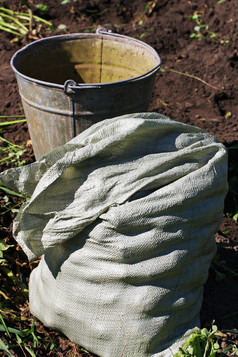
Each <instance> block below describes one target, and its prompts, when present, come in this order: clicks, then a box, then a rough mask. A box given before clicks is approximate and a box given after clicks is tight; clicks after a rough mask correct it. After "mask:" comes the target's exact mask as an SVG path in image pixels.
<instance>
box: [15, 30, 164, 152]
mask: <svg viewBox="0 0 238 357" xmlns="http://www.w3.org/2000/svg"><path fill="white" fill-rule="evenodd" d="M11 66H12V68H13V70H14V72H15V74H16V78H17V82H18V87H19V92H20V95H21V99H22V102H23V107H24V111H25V115H26V118H27V123H28V128H29V133H30V137H31V140H32V144H33V149H34V153H35V157H36V159H39V158H40V157H41V155H42V154H44V153H46V152H48V151H50V150H52V149H53V148H55V147H57V146H60V145H63V144H65V143H66V142H67V141H69V140H70V139H71V138H72V137H74V136H76V135H78V134H79V133H80V132H82V131H83V130H85V129H86V128H88V127H89V126H91V125H92V124H94V123H96V122H98V121H100V120H103V119H106V118H112V117H115V116H119V115H123V114H127V113H135V112H143V111H147V110H148V106H149V102H150V99H151V96H152V92H153V87H154V81H155V75H156V73H157V71H158V70H159V68H160V58H159V56H158V54H157V53H156V51H155V50H154V49H153V48H152V47H150V46H149V45H147V44H146V43H144V42H142V41H139V40H136V39H133V38H130V37H126V36H122V35H118V34H114V33H109V32H107V31H106V30H105V29H99V30H97V32H96V33H95V34H92V33H85V34H71V35H61V36H53V37H49V38H45V39H41V40H38V41H35V42H33V43H31V44H29V45H27V46H25V47H24V48H22V49H21V50H19V51H18V52H16V53H15V55H14V56H13V58H12V60H11Z"/></svg>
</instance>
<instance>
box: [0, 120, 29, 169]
mask: <svg viewBox="0 0 238 357" xmlns="http://www.w3.org/2000/svg"><path fill="white" fill-rule="evenodd" d="M1 124H3V123H0V125H1ZM0 140H1V141H3V142H4V143H5V144H6V145H7V146H1V147H0V154H1V156H5V157H4V158H3V159H1V160H0V164H1V163H2V164H5V165H7V166H9V165H14V166H22V165H24V164H25V161H24V160H22V159H21V156H22V155H23V154H24V152H25V151H26V149H24V146H23V145H16V144H13V143H11V142H10V141H8V140H6V139H4V138H3V137H2V136H0Z"/></svg>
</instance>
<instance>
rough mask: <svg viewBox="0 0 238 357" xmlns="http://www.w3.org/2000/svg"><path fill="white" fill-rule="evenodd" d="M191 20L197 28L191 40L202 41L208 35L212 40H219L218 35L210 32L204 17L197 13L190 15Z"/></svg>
mask: <svg viewBox="0 0 238 357" xmlns="http://www.w3.org/2000/svg"><path fill="white" fill-rule="evenodd" d="M189 18H190V19H191V20H193V21H195V23H196V26H194V32H192V33H191V34H190V37H191V38H193V39H195V40H199V41H200V40H201V39H202V38H203V37H204V35H206V34H209V36H210V38H211V39H216V38H217V34H216V33H215V32H211V31H209V26H208V25H207V24H204V22H203V19H202V15H200V14H198V13H195V14H193V15H190V16H189Z"/></svg>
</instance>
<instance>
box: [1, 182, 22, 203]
mask: <svg viewBox="0 0 238 357" xmlns="http://www.w3.org/2000/svg"><path fill="white" fill-rule="evenodd" d="M0 190H3V191H5V192H6V193H8V194H9V195H12V196H17V197H20V198H24V199H25V200H27V199H29V198H28V197H27V196H25V195H22V194H21V193H17V192H14V191H12V190H10V189H9V188H7V187H5V186H3V185H2V184H1V183H0Z"/></svg>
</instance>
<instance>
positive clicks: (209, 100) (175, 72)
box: [0, 0, 238, 356]
mask: <svg viewBox="0 0 238 357" xmlns="http://www.w3.org/2000/svg"><path fill="white" fill-rule="evenodd" d="M24 3H25V2H24V1H20V0H19V1H14V0H6V1H2V2H1V6H3V7H6V8H11V9H13V10H16V11H17V10H20V9H21V6H23V4H24ZM37 3H44V4H46V5H48V11H47V12H46V13H45V14H44V15H41V14H40V12H39V10H37V9H36V4H37ZM28 5H29V6H30V7H31V8H32V10H33V12H34V14H38V15H40V16H44V18H46V19H47V20H49V21H51V22H52V24H53V25H54V30H53V31H52V30H51V31H50V30H49V29H47V28H46V27H44V26H43V27H41V28H36V30H35V32H34V35H33V36H32V34H29V35H28V36H26V37H24V38H23V39H21V40H20V41H18V42H15V41H13V38H14V36H12V35H11V34H8V33H6V32H3V31H0V52H1V56H0V115H6V116H16V115H20V114H24V112H23V108H22V104H21V100H20V96H19V93H18V87H17V83H16V79H15V75H14V73H13V71H12V69H11V67H10V59H11V57H12V56H13V54H14V53H15V52H16V51H17V50H18V49H20V48H21V47H23V46H24V45H26V44H27V43H30V42H32V41H34V40H35V39H37V38H42V37H46V36H52V35H56V34H63V33H74V32H85V31H89V32H94V31H95V29H96V27H97V26H98V25H102V26H104V27H105V28H107V29H109V30H111V31H113V32H116V33H120V34H124V35H128V36H131V37H134V38H137V39H141V40H142V41H144V42H146V43H148V44H149V45H151V46H152V47H153V48H154V49H155V50H156V51H157V52H158V54H159V55H160V57H161V60H162V66H161V67H162V68H161V70H160V72H159V74H158V75H157V78H156V84H155V88H154V92H153V98H152V101H151V104H150V108H149V110H150V111H156V112H159V113H162V114H164V115H166V116H168V117H170V118H171V119H173V120H176V121H181V122H183V123H186V124H191V125H195V126H197V127H200V128H202V129H205V130H206V131H208V132H209V133H211V134H212V135H214V136H215V137H216V138H217V139H219V140H220V141H221V142H222V143H224V144H225V145H226V146H227V147H228V148H229V147H231V146H232V145H234V144H237V143H238V83H237V78H238V38H237V31H238V22H237V18H236V16H237V15H236V14H238V1H236V0H223V1H218V0H203V1H195V0H194V1H188V0H170V1H168V0H162V1H155V0H154V1H146V0H130V1H129V0H111V1H110V0H100V1H99V0H88V1H83V0H78V1H73V0H72V1H69V2H68V3H67V4H65V5H62V4H61V1H60V0H44V1H40V0H31V1H30V0H29V2H28ZM191 15H199V19H200V20H201V21H202V22H200V24H199V26H200V31H196V29H197V30H198V28H196V29H194V27H196V26H197V27H198V24H197V23H196V21H195V20H193V19H191V18H190V16H191ZM61 24H64V25H66V30H64V31H62V30H59V28H58V26H59V25H61ZM191 33H195V35H197V37H199V38H200V39H194V38H192V37H191V36H190V35H191ZM4 120H5V119H4ZM9 120H10V119H9ZM0 135H1V136H2V137H4V138H5V139H7V140H9V141H11V142H14V143H16V144H24V145H26V143H28V145H27V146H26V148H27V153H26V154H25V156H24V158H25V160H26V163H30V162H33V161H34V153H33V149H32V147H31V146H30V144H29V140H30V137H29V133H28V129H27V124H26V123H22V124H17V125H11V126H9V127H7V129H4V130H3V131H1V134H0ZM1 145H2V146H3V145H4V143H3V142H2V143H1ZM229 160H230V162H232V165H233V166H236V167H237V165H238V155H237V150H231V149H229ZM6 168H7V167H6V166H4V165H3V166H2V167H1V170H5V169H6ZM236 180H237V176H236ZM235 186H236V187H237V182H235ZM4 195H5V193H4V192H2V191H0V202H1V203H3V196H4ZM12 200H14V198H12ZM233 208H234V198H233V196H232V195H231V194H229V195H228V196H227V198H226V201H225V207H224V216H223V220H222V223H221V226H220V229H219V231H218V232H217V234H216V242H217V248H218V252H217V261H216V265H215V266H216V269H214V267H213V268H211V269H210V273H209V278H208V281H207V283H206V285H205V289H204V301H203V306H202V310H201V321H202V325H203V326H211V323H212V322H213V321H215V323H216V324H217V325H218V327H219V329H220V330H223V331H225V335H224V338H223V346H225V345H227V344H229V343H230V342H232V341H233V342H232V343H237V344H238V339H237V335H235V334H233V333H231V332H226V330H233V329H237V328H238V304H237V296H238V282H237V277H238V264H237V256H238V224H237V223H236V222H235V221H234V220H233V219H232V218H231V217H228V216H227V215H226V213H227V212H230V211H232V209H233ZM12 220H13V214H12V213H10V212H9V213H7V214H4V215H2V217H1V222H0V223H1V226H0V235H1V238H5V239H7V240H9V241H11V240H12V233H11V229H12ZM201 224H202V222H201ZM6 227H7V229H6ZM16 261H17V264H16ZM11 268H12V269H13V270H14V269H15V271H18V272H19V270H20V271H21V273H22V274H25V275H27V274H28V275H29V272H30V270H31V269H32V268H33V266H32V265H30V266H29V265H28V264H27V262H26V258H25V256H24V254H23V253H22V252H21V250H20V248H19V249H18V250H17V251H16V252H13V253H12V267H11ZM0 278H1V286H2V287H4V286H5V287H7V288H9V283H8V281H7V279H6V277H4V276H3V275H2V276H1V275H0ZM7 288H6V290H7ZM9 298H10V299H11V309H12V311H13V312H14V314H17V315H20V314H23V315H24V316H25V317H26V320H25V321H18V322H17V325H18V327H19V328H24V326H27V323H28V324H29V321H32V316H31V315H30V313H29V310H28V307H27V299H26V298H25V297H24V296H22V293H21V292H20V291H18V290H16V289H15V288H14V287H13V286H11V294H10V296H9ZM5 318H6V319H7V321H8V323H9V324H10V325H11V324H13V322H12V321H11V316H10V315H7V314H5ZM14 324H16V322H15V321H14ZM14 326H15V325H14ZM28 327H29V325H28ZM36 327H37V329H38V332H39V334H42V335H43V334H44V336H48V338H49V341H52V340H54V341H56V342H55V345H57V348H55V349H54V350H52V351H51V352H50V353H49V355H52V356H64V355H68V356H70V355H75V354H76V355H77V356H81V355H82V356H84V355H85V356H89V355H88V354H86V353H84V352H83V351H82V350H81V349H80V347H78V346H75V345H74V344H72V343H70V342H69V341H68V340H67V339H66V338H65V337H64V336H62V335H61V334H59V333H57V332H54V331H52V330H50V329H47V328H45V327H44V326H43V325H42V324H41V323H40V322H37V323H36ZM45 349H46V346H41V347H40V348H39V349H38V352H37V355H39V356H46V350H45ZM20 355H21V354H19V356H20ZM47 355H48V354H47ZM228 355H229V354H228Z"/></svg>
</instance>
